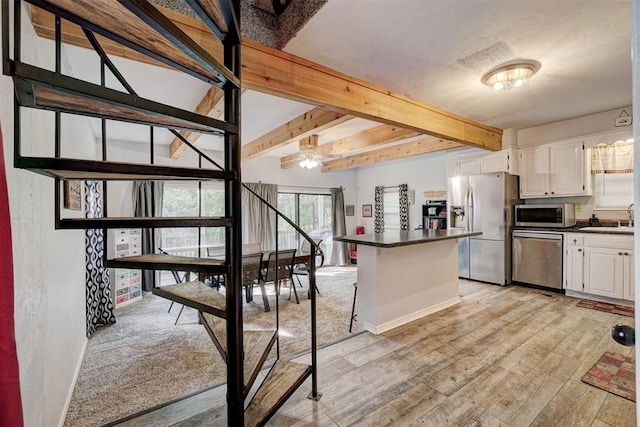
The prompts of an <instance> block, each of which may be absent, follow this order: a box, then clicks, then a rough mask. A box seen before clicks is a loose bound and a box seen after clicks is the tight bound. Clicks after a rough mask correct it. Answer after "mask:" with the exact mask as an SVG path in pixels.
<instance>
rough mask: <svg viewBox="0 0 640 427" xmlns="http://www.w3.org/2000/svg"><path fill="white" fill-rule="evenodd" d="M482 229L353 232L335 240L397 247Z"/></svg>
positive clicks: (460, 236) (463, 234)
mask: <svg viewBox="0 0 640 427" xmlns="http://www.w3.org/2000/svg"><path fill="white" fill-rule="evenodd" d="M481 234H482V232H480V231H462V230H412V231H386V232H384V233H373V234H353V235H350V236H334V237H333V240H337V241H339V242H346V243H355V244H358V245H367V246H375V247H378V248H395V247H398V246H407V245H417V244H421V243H429V242H437V241H440V240H449V239H460V238H462V237H469V236H479V235H481Z"/></svg>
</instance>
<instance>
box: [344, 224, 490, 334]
mask: <svg viewBox="0 0 640 427" xmlns="http://www.w3.org/2000/svg"><path fill="white" fill-rule="evenodd" d="M480 234H482V233H480V232H465V231H459V230H415V231H404V232H402V231H395V232H394V231H389V232H385V233H377V234H360V235H350V236H337V237H334V238H333V239H334V240H336V241H340V242H347V243H355V244H357V245H358V296H357V298H356V304H357V314H358V317H357V320H358V322H359V323H361V324H362V326H363V327H364V329H365V330H367V331H369V332H372V333H374V334H380V333H383V332H385V331H388V330H390V329H393V328H396V327H398V326H400V325H403V324H405V323H408V322H411V321H413V320H416V319H419V318H421V317H423V316H426V315H428V314H431V313H434V312H436V311H439V310H442V309H444V308H447V307H450V306H452V305H454V304H457V303H458V302H460V296H459V295H458V239H459V238H462V237H468V236H477V235H480Z"/></svg>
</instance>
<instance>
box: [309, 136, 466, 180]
mask: <svg viewBox="0 0 640 427" xmlns="http://www.w3.org/2000/svg"><path fill="white" fill-rule="evenodd" d="M462 146H463V144H461V143H460V142H455V141H447V140H444V139H440V138H434V137H431V136H430V137H427V138H423V139H420V140H418V141H412V142H407V143H405V144H398V145H394V146H393V147H387V148H381V149H379V150H373V151H367V152H366V153H362V154H355V155H353V156H348V157H342V158H340V159H336V160H329V161H327V162H323V164H322V172H336V171H340V170H345V169H353V168H357V167H360V166H367V165H374V164H376V163H382V162H388V161H390V160H397V159H404V158H406V157H413V156H419V155H421V154H427V153H435V152H437V151H443V150H449V149H451V148H458V147H462Z"/></svg>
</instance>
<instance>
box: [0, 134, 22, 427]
mask: <svg viewBox="0 0 640 427" xmlns="http://www.w3.org/2000/svg"><path fill="white" fill-rule="evenodd" d="M13 306H14V304H13V254H12V250H11V218H10V217H9V195H8V194H7V177H6V173H5V166H4V149H3V143H2V129H1V128H0V426H1V427H16V426H18V427H19V426H22V425H23V419H22V401H21V399H20V376H19V372H18V355H17V353H16V337H15V328H14V320H13Z"/></svg>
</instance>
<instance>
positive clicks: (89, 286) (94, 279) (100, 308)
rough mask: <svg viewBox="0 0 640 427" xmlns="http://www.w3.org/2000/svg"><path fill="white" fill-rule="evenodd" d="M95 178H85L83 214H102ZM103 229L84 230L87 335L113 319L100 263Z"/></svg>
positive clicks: (97, 184) (89, 215) (109, 287)
mask: <svg viewBox="0 0 640 427" xmlns="http://www.w3.org/2000/svg"><path fill="white" fill-rule="evenodd" d="M100 190H101V183H100V182H99V181H85V191H84V196H85V216H86V217H87V218H101V217H102V195H101V192H100ZM104 242H105V241H104V233H103V232H102V230H86V231H85V246H86V294H87V295H86V298H87V336H88V337H89V336H91V334H93V332H95V330H96V328H97V326H99V325H107V324H109V323H115V322H116V317H115V315H114V313H113V300H112V298H111V284H110V283H109V273H108V271H107V269H106V268H105V266H104V263H103V259H104V251H105V247H104V244H105V243H104Z"/></svg>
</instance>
